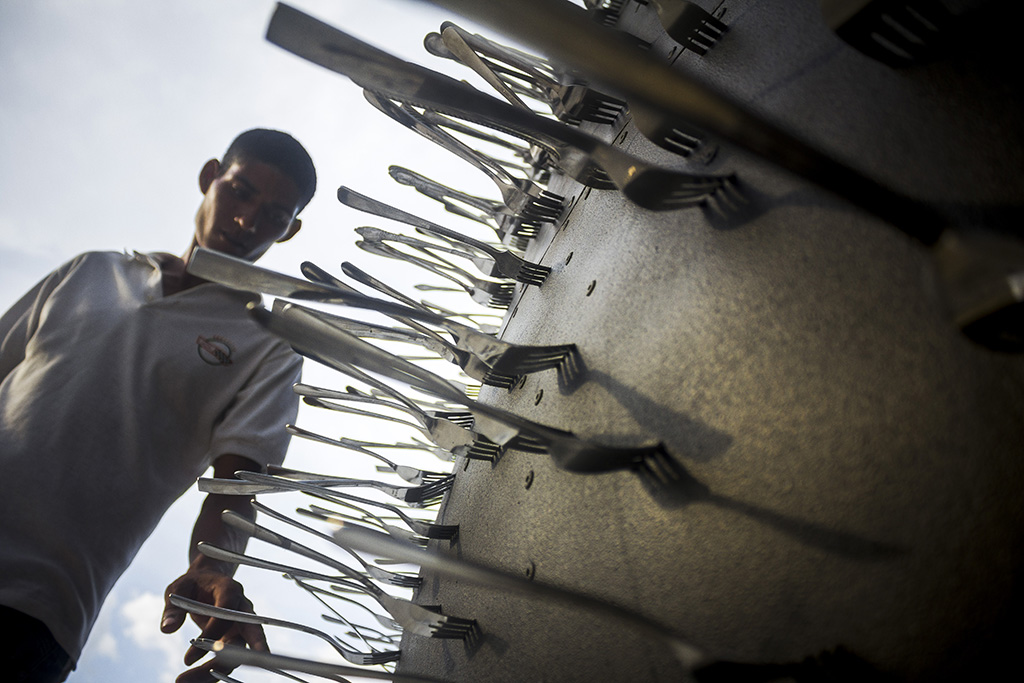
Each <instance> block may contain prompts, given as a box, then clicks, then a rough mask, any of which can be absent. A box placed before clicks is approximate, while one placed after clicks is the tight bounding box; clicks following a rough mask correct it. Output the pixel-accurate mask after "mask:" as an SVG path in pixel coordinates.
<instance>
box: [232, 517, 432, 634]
mask: <svg viewBox="0 0 1024 683" xmlns="http://www.w3.org/2000/svg"><path fill="white" fill-rule="evenodd" d="M251 505H252V507H253V509H255V510H257V511H258V512H260V513H263V514H266V515H269V516H270V517H273V518H274V519H276V520H278V521H280V522H284V523H285V524H289V525H291V526H293V527H295V528H296V529H301V530H302V531H305V532H306V533H309V534H312V535H314V536H317V537H319V538H323V539H325V540H327V539H328V538H329V537H328V535H327V534H325V533H323V532H321V531H317V530H316V529H314V528H313V527H310V526H307V525H305V524H303V523H302V522H299V521H298V520H295V519H292V518H291V517H289V516H288V515H285V514H282V513H280V512H278V511H277V510H274V509H273V508H270V507H267V506H266V505H263V504H262V503H260V502H259V501H256V500H253V501H252V502H251ZM226 512H227V511H225V513H226ZM243 519H244V518H243ZM350 554H351V555H352V557H354V558H355V559H356V562H358V563H359V564H360V565H362V567H363V570H364V571H365V572H366V573H367V574H368V575H369V576H370V577H371V578H373V579H376V580H377V581H383V582H384V583H387V584H390V585H392V586H399V587H404V588H416V587H418V586H419V585H420V584H421V583H422V578H421V577H420V576H415V575H409V574H399V573H397V572H391V571H388V570H386V569H381V568H380V567H378V566H377V565H375V564H372V563H370V562H367V561H366V560H364V559H363V558H362V557H360V555H359V553H350ZM311 559H316V558H311ZM367 644H368V643H367Z"/></svg>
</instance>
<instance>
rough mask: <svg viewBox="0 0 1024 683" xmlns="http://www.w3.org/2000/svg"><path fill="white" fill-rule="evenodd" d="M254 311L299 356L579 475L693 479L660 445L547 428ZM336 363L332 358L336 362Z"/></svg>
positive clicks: (336, 339)
mask: <svg viewBox="0 0 1024 683" xmlns="http://www.w3.org/2000/svg"><path fill="white" fill-rule="evenodd" d="M291 310H292V308H291V307H290V308H289V309H287V310H286V312H285V314H284V315H275V314H273V313H271V312H269V311H266V310H265V309H253V313H254V315H255V316H256V318H257V320H258V321H259V322H260V323H261V324H263V325H264V326H266V327H267V328H268V329H269V330H271V331H272V332H274V333H275V334H277V335H279V336H281V337H282V338H284V339H285V340H287V341H288V342H289V343H291V344H292V345H293V347H295V348H296V349H297V350H299V351H300V352H305V353H310V354H312V355H313V356H314V357H318V358H320V359H321V360H324V359H327V361H328V362H334V363H336V364H351V365H355V366H358V367H362V368H365V369H367V370H369V371H372V372H374V373H376V374H380V375H383V376H385V377H390V378H391V379H394V380H397V381H399V382H402V383H405V384H409V385H410V386H412V387H414V388H417V389H421V390H423V391H425V392H426V393H429V394H433V395H435V396H438V397H440V398H443V399H445V400H447V401H451V402H452V403H458V404H460V405H463V406H465V407H466V408H467V409H468V410H469V411H470V412H472V413H473V415H474V417H475V418H476V421H475V428H476V430H477V431H478V432H479V433H481V434H484V435H485V436H487V437H488V438H489V439H491V441H494V442H495V443H497V444H499V445H502V444H506V443H508V442H509V441H510V440H511V439H512V438H513V437H514V436H516V435H517V434H520V433H522V434H524V435H527V436H529V437H532V438H534V439H536V440H537V441H539V442H541V443H543V444H544V445H545V446H546V448H547V451H548V453H549V455H550V456H551V457H552V459H553V460H554V462H555V464H556V465H557V466H558V467H560V468H562V469H566V470H569V471H575V472H604V471H609V470H616V469H631V470H633V471H635V472H637V473H639V474H640V475H641V476H643V477H645V478H647V479H648V480H649V481H650V482H651V483H653V484H655V485H659V486H663V485H674V484H676V483H678V482H680V481H681V480H689V479H691V477H690V476H689V474H688V473H687V472H686V471H685V469H684V468H683V467H682V465H680V464H679V463H678V462H676V461H675V460H674V459H673V458H672V457H671V456H670V455H669V454H668V453H667V452H666V450H665V448H664V445H663V444H661V443H660V442H657V441H652V440H644V441H642V442H640V443H638V444H636V445H634V446H610V445H605V444H600V443H596V442H593V441H588V440H585V439H581V438H580V437H578V436H576V435H575V434H573V433H572V432H569V431H566V430H562V429H558V428H555V427H550V426H547V425H543V424H540V423H537V422H534V421H532V420H528V419H526V418H523V417H520V416H518V415H515V414H513V413H510V412H508V411H505V410H502V409H500V408H497V407H495V406H490V405H487V404H485V403H480V402H478V401H475V400H473V399H470V398H469V397H467V396H465V395H464V394H461V393H460V392H459V391H458V390H457V389H455V388H454V387H453V386H452V385H451V384H449V383H448V382H446V381H445V380H444V379H442V378H440V377H438V376H437V375H435V374H434V373H431V372H429V371H427V370H424V369H423V368H420V367H418V366H416V365H414V364H412V363H409V362H408V361H403V360H402V359H400V358H398V357H397V356H394V355H393V354H390V353H388V352H386V351H383V350H382V349H379V348H377V347H375V346H373V345H372V344H369V343H367V342H364V341H362V340H360V339H359V338H357V337H354V336H352V335H350V334H347V333H345V332H343V331H341V330H336V329H332V328H325V327H323V326H322V324H318V323H317V321H316V319H315V318H313V317H311V316H308V315H303V314H302V313H301V309H296V310H295V313H294V314H292V315H288V314H287V313H288V311H291ZM332 359H333V360H332Z"/></svg>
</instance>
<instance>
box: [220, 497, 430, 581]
mask: <svg viewBox="0 0 1024 683" xmlns="http://www.w3.org/2000/svg"><path fill="white" fill-rule="evenodd" d="M263 509H264V510H269V508H266V507H265V506H264V508H263ZM273 516H274V517H276V518H277V519H281V518H284V519H287V517H285V516H284V515H277V514H275V515H273ZM221 518H222V519H223V520H224V523H225V524H227V525H228V526H231V527H234V528H235V529H238V530H239V531H241V532H243V533H245V534H247V535H248V536H250V537H252V538H255V539H258V540H260V541H263V542H265V543H269V544H271V545H274V546H277V547H278V548H283V549H284V550H289V551H291V552H293V553H295V554H296V555H301V556H302V557H305V558H307V559H310V560H314V561H316V562H320V563H321V564H325V565H327V566H328V567H330V568H331V569H336V570H338V571H340V572H341V573H342V575H343V576H345V577H347V578H350V579H353V580H356V581H360V582H364V581H366V580H368V579H367V575H364V574H362V573H360V572H358V571H356V570H355V569H352V568H351V567H349V566H348V565H346V564H344V563H342V562H339V561H337V560H335V559H334V558H332V557H328V556H327V555H324V554H323V553H319V552H317V551H315V550H313V549H312V548H308V547H306V546H304V545H302V544H301V543H298V542H296V541H293V540H292V539H290V538H288V537H287V536H285V535H283V534H279V533H278V532H276V531H271V530H270V529H268V528H266V527H263V526H260V525H259V524H256V523H255V522H253V521H252V520H250V519H247V518H246V517H243V516H242V515H240V514H238V513H237V512H235V511H233V510H224V512H222V513H221ZM325 535H326V534H325ZM349 554H350V555H352V556H353V557H356V558H357V559H360V561H361V562H362V560H361V558H359V556H358V554H357V553H355V552H350V553H349ZM366 566H369V565H366ZM377 569H378V572H383V574H384V575H387V578H386V579H383V580H385V581H386V582H387V583H389V584H391V585H394V586H399V587H404V588H410V587H414V585H418V582H416V583H414V584H412V585H410V583H409V582H408V581H407V580H408V579H411V578H417V577H409V576H403V575H400V574H392V572H385V571H384V570H382V569H379V568H377ZM293 571H299V570H297V569H295V570H293ZM374 578H376V577H374ZM332 580H333V579H332ZM392 581H397V583H392Z"/></svg>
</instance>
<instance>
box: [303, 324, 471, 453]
mask: <svg viewBox="0 0 1024 683" xmlns="http://www.w3.org/2000/svg"><path fill="white" fill-rule="evenodd" d="M339 332H340V333H341V334H347V333H346V332H343V331H340V330H339ZM374 348H376V347H374ZM318 360H320V361H321V362H324V359H323V358H318ZM330 365H331V367H333V368H335V369H336V370H338V371H339V372H343V373H345V374H347V375H349V376H350V377H353V378H355V379H357V380H359V381H361V382H364V383H365V384H368V385H369V386H372V387H375V388H378V389H380V390H381V391H384V392H385V393H387V394H388V396H389V397H391V398H392V399H394V400H395V403H394V404H391V405H390V406H389V407H391V408H397V409H399V410H403V411H405V412H406V413H408V414H409V415H411V416H412V417H414V418H415V419H416V421H417V422H418V423H419V425H416V424H414V423H412V422H407V421H405V420H399V419H398V418H393V417H390V416H386V415H379V414H378V413H369V412H367V413H366V414H367V416H370V417H380V418H382V419H386V420H388V421H391V422H398V423H400V424H404V425H407V426H410V427H413V428H414V429H417V430H418V431H420V432H421V433H422V434H423V435H424V436H426V437H427V438H428V439H430V440H431V441H432V442H433V443H434V444H435V445H437V446H438V447H440V448H443V449H444V450H446V451H449V452H451V453H454V454H456V455H459V454H462V453H464V452H465V451H466V450H467V449H468V448H469V447H470V446H471V445H472V443H473V442H474V440H475V439H476V438H477V436H478V435H477V434H476V433H474V432H472V431H470V430H469V429H466V428H465V427H463V426H462V425H460V424H458V423H456V422H453V421H451V420H449V419H447V418H445V417H440V416H434V415H431V414H429V413H427V412H426V411H425V410H423V409H422V408H420V407H419V406H418V405H416V404H415V403H414V402H413V401H410V400H409V399H408V398H406V397H404V396H402V394H400V393H399V392H397V391H395V390H394V389H393V388H391V387H389V386H388V385H387V384H385V383H384V382H381V381H379V380H377V379H375V378H373V377H371V376H370V375H368V374H366V373H365V372H362V371H361V370H359V369H358V368H357V367H355V366H354V365H352V364H351V363H343V362H331V363H330ZM413 367H416V366H413ZM317 400H320V399H317ZM399 406H402V407H399ZM324 407H330V408H332V409H335V410H337V409H340V408H341V407H340V406H331V405H325V406H324ZM352 410H354V409H348V410H345V411H343V412H352Z"/></svg>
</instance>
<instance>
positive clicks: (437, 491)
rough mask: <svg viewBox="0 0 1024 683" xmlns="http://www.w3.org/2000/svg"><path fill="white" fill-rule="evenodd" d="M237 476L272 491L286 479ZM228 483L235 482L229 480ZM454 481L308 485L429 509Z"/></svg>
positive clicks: (340, 479) (322, 482)
mask: <svg viewBox="0 0 1024 683" xmlns="http://www.w3.org/2000/svg"><path fill="white" fill-rule="evenodd" d="M236 476H238V477H239V478H240V479H241V480H242V481H247V482H250V483H252V484H257V485H260V484H262V485H264V486H266V487H268V488H269V489H271V490H274V489H276V487H277V486H278V485H279V484H280V482H281V481H282V479H284V478H283V477H275V476H272V475H266V474H262V473H259V472H248V473H246V474H245V476H242V475H241V470H239V473H237V474H236ZM226 481H234V480H232V479H228V480H226ZM454 481H455V479H454V475H449V476H448V477H446V478H444V479H440V480H438V481H433V482H430V483H427V484H420V485H419V486H393V485H391V484H388V483H387V482H383V481H375V480H372V479H349V478H346V477H336V478H331V479H316V480H314V481H310V482H307V483H309V484H319V485H321V486H325V487H328V488H330V489H332V490H333V489H335V488H371V489H374V490H376V491H380V492H381V493H384V494H387V495H389V496H391V497H392V498H394V499H396V500H400V501H402V502H404V503H407V504H409V505H410V506H411V507H427V506H430V505H433V504H434V503H437V502H440V500H441V498H443V497H444V494H445V493H447V492H448V490H449V489H450V488H451V487H452V484H453V483H454ZM267 492H269V491H267ZM252 493H253V494H256V493H262V491H258V490H254V491H253V492H252Z"/></svg>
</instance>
